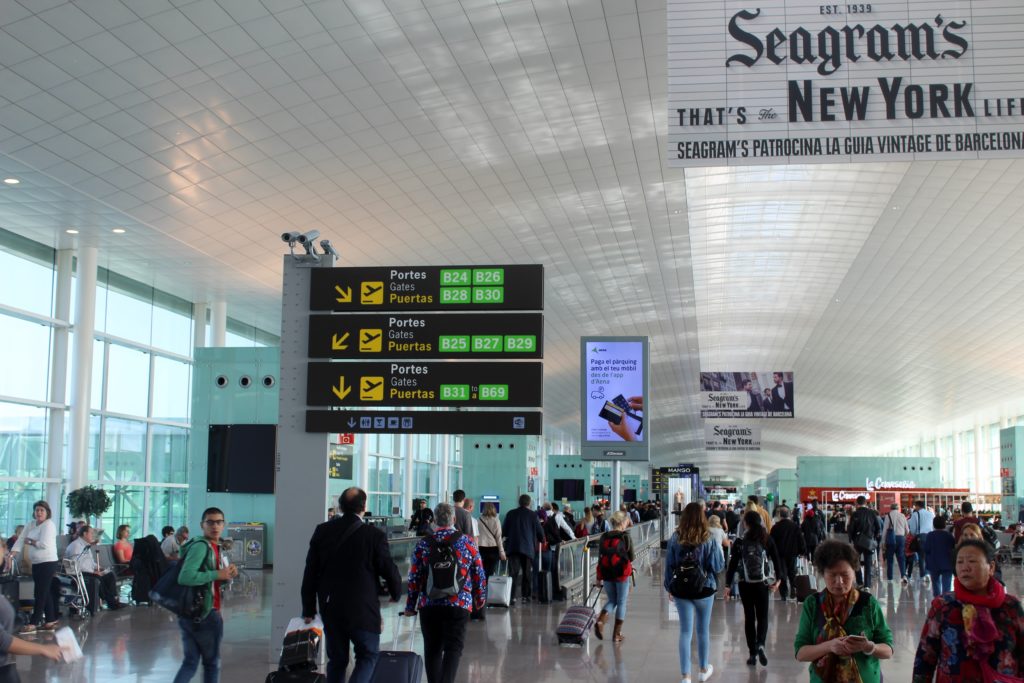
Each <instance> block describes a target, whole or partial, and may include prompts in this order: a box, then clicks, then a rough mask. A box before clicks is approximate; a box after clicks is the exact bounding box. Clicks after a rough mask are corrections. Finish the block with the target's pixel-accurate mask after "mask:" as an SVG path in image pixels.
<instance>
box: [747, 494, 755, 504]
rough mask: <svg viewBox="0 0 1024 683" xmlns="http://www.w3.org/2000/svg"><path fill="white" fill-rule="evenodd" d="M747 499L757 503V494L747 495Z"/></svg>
mask: <svg viewBox="0 0 1024 683" xmlns="http://www.w3.org/2000/svg"><path fill="white" fill-rule="evenodd" d="M747 500H749V501H750V502H751V503H754V504H755V505H756V504H757V496H753V495H751V496H747Z"/></svg>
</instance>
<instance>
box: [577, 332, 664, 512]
mask: <svg viewBox="0 0 1024 683" xmlns="http://www.w3.org/2000/svg"><path fill="white" fill-rule="evenodd" d="M649 367H650V352H649V347H648V340H647V337H581V338H580V368H581V377H580V407H581V409H580V425H581V436H580V443H581V444H582V446H581V449H580V452H581V455H582V457H583V459H584V460H599V461H606V462H611V463H612V498H611V505H612V509H617V508H618V506H619V505H620V504H621V503H622V496H621V492H622V480H621V466H620V463H621V462H622V461H623V460H627V461H631V462H647V461H648V460H650V438H651V434H650V428H649V426H650V419H649V415H650V406H649V403H650V401H649V398H650V392H649V387H648V377H649V375H650V373H649Z"/></svg>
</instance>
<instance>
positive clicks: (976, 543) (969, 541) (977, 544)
mask: <svg viewBox="0 0 1024 683" xmlns="http://www.w3.org/2000/svg"><path fill="white" fill-rule="evenodd" d="M964 548H977V549H978V550H980V551H981V552H983V553H984V554H985V561H986V562H988V563H989V564H992V563H993V562H995V561H996V549H995V548H993V547H992V546H991V545H989V544H988V543H986V542H985V541H982V540H980V539H977V538H965V539H964V540H962V541H960V542H959V543H957V544H956V549H955V550H954V551H953V562H956V558H957V557H959V556H960V551H961V550H963V549H964Z"/></svg>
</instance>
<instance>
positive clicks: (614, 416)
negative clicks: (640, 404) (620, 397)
mask: <svg viewBox="0 0 1024 683" xmlns="http://www.w3.org/2000/svg"><path fill="white" fill-rule="evenodd" d="M598 415H599V417H600V418H601V419H602V420H608V421H609V422H611V423H612V424H616V425H618V424H622V418H623V417H624V416H625V411H624V410H623V409H622V408H620V407H619V406H617V405H615V404H614V403H612V402H611V401H605V402H604V407H603V408H601V412H600V413H599V414H598Z"/></svg>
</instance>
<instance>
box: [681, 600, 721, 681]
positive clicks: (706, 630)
mask: <svg viewBox="0 0 1024 683" xmlns="http://www.w3.org/2000/svg"><path fill="white" fill-rule="evenodd" d="M675 602H676V611H677V612H679V671H680V673H682V675H684V676H689V675H690V640H691V639H692V638H693V631H694V621H695V620H694V615H695V614H696V617H697V618H696V627H697V659H698V661H699V662H700V668H701V670H705V669H707V668H708V651H709V650H710V649H711V607H712V606H713V605H714V604H715V596H714V595H709V596H708V597H706V598H701V599H700V600H684V599H682V598H675Z"/></svg>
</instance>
